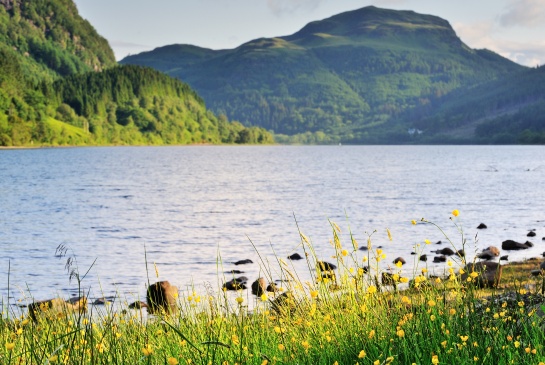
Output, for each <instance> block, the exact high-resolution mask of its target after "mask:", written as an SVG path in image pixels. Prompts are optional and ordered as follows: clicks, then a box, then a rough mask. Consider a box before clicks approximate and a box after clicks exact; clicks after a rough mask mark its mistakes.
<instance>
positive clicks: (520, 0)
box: [499, 0, 545, 28]
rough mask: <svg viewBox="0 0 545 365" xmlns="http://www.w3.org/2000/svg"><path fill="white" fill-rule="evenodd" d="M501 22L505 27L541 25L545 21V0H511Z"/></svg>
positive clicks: (500, 19) (501, 16)
mask: <svg viewBox="0 0 545 365" xmlns="http://www.w3.org/2000/svg"><path fill="white" fill-rule="evenodd" d="M499 22H500V24H501V25H502V26H504V27H512V26H521V27H528V28H534V27H539V26H541V25H543V23H545V0H511V2H510V4H509V5H508V6H507V8H506V11H505V12H504V13H503V14H502V15H500V18H499Z"/></svg>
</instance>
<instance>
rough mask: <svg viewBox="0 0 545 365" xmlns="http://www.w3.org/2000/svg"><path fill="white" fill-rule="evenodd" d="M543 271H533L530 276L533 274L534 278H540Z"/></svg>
mask: <svg viewBox="0 0 545 365" xmlns="http://www.w3.org/2000/svg"><path fill="white" fill-rule="evenodd" d="M541 273H542V271H541V270H532V271H530V274H532V276H539V275H541Z"/></svg>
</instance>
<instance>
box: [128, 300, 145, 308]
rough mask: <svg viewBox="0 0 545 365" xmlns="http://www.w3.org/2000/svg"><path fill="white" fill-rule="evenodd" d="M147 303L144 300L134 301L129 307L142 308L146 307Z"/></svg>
mask: <svg viewBox="0 0 545 365" xmlns="http://www.w3.org/2000/svg"><path fill="white" fill-rule="evenodd" d="M147 307H148V305H147V304H146V303H144V302H141V301H136V302H133V303H131V304H129V309H142V308H147Z"/></svg>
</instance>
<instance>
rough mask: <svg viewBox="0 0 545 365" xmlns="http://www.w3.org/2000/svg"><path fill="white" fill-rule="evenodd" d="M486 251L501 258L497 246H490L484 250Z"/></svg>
mask: <svg viewBox="0 0 545 365" xmlns="http://www.w3.org/2000/svg"><path fill="white" fill-rule="evenodd" d="M484 251H489V252H490V253H492V254H493V255H494V256H499V255H500V249H499V248H497V247H496V246H488V247H487V248H485V249H484V250H483V252H484Z"/></svg>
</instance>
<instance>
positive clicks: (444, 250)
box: [435, 247, 456, 256]
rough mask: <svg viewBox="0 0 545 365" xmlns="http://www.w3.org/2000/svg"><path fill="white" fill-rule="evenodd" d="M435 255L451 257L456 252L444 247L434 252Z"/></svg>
mask: <svg viewBox="0 0 545 365" xmlns="http://www.w3.org/2000/svg"><path fill="white" fill-rule="evenodd" d="M435 253H438V254H440V255H445V256H451V255H454V254H455V253H456V252H454V250H453V249H451V248H450V247H445V248H442V249H440V250H437V251H435Z"/></svg>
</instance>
